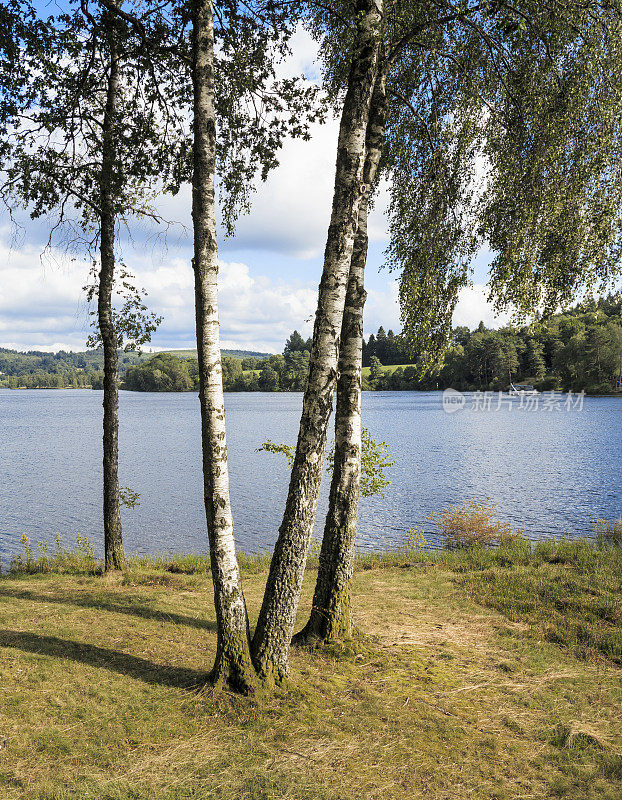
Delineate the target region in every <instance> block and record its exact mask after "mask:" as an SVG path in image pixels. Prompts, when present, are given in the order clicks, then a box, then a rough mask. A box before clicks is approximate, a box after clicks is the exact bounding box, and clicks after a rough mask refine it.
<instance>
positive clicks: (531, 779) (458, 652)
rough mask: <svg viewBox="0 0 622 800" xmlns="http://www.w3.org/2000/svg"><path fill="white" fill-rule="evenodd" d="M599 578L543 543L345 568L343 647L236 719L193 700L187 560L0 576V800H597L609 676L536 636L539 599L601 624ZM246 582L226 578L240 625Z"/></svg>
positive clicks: (254, 593) (196, 676) (198, 687)
mask: <svg viewBox="0 0 622 800" xmlns="http://www.w3.org/2000/svg"><path fill="white" fill-rule="evenodd" d="M87 555H88V554H87ZM85 557H86V556H85ZM594 557H596V558H597V559H599V560H598V563H597V565H596V566H593V565H590V564H589V563H588V560H589V558H594ZM617 559H619V555H616V553H615V551H614V550H613V549H605V548H602V549H601V550H600V551H597V549H596V548H594V547H592V552H591V553H588V550H587V545H586V546H585V547H584V549H581V548H580V547H575V548H574V549H573V547H572V546H569V545H567V544H565V543H562V545H558V546H553V545H551V546H549V547H548V549H546V548H540V550H537V549H536V551H535V552H533V553H532V552H529V553H528V552H527V550H526V548H525V547H522V546H518V545H512V546H511V547H509V548H499V549H498V550H496V551H481V552H480V551H466V552H444V551H443V552H440V553H437V554H432V555H429V554H422V553H421V552H420V551H419V550H418V549H417V548H416V547H410V549H408V548H405V549H404V550H403V551H401V552H400V553H393V554H388V553H387V554H380V555H378V556H373V557H372V556H366V557H361V558H360V559H359V564H358V570H357V573H356V576H355V582H354V603H353V606H354V609H355V620H356V624H357V626H358V629H359V631H360V635H359V636H358V637H357V639H356V640H355V641H353V642H351V643H348V644H347V645H344V646H334V647H332V648H322V649H318V650H313V651H309V650H304V649H295V650H293V652H292V659H291V660H292V675H291V681H290V684H289V686H288V687H286V688H285V689H283V690H280V691H277V692H275V693H272V694H269V695H260V696H258V697H257V698H255V699H252V700H248V699H242V698H238V697H236V696H233V695H229V694H226V693H214V692H212V691H211V690H209V689H205V688H202V687H203V686H204V677H205V672H206V670H208V669H209V667H210V666H211V664H212V661H213V658H214V655H215V646H216V636H215V618H214V611H213V606H212V595H211V578H210V574H209V562H208V560H206V559H205V558H204V557H203V558H201V557H193V556H184V557H180V558H171V557H164V556H162V557H160V558H158V559H155V560H147V559H135V560H133V561H132V564H131V569H130V570H128V571H127V572H126V573H125V575H123V576H113V577H110V576H106V575H104V576H101V575H100V576H98V575H89V574H85V573H83V574H79V573H78V572H77V562H74V563H73V569H75V570H76V574H70V573H68V572H66V573H64V574H60V573H56V572H47V573H38V574H27V573H25V572H22V573H20V574H14V575H8V576H5V577H3V578H2V579H0V685H1V686H2V707H1V709H0V745H1V750H0V796H2V797H3V798H6V800H16V799H17V798H20V800H21V798H27V799H28V800H74V799H75V800H78V798H79V799H80V800H130V799H131V800H143V799H144V800H147V798H150V799H151V798H156V800H185V799H186V798H193V799H194V800H197V799H198V800H207V799H208V798H209V799H210V800H211V799H212V798H215V799H216V800H220V799H221V800H225V799H226V800H232V799H233V798H235V799H236V800H238V798H239V799H240V800H268V799H269V800H286V799H288V800H311V799H313V800H323V799H325V800H328V798H330V799H331V800H336V799H337V798H339V800H353V799H354V798H372V799H374V798H382V799H383V800H385V798H387V799H388V800H392V798H409V799H410V798H426V800H449V799H450V798H451V799H452V800H453V798H456V800H462V799H463V798H467V797H468V798H476V799H481V800H491V798H496V799H497V800H502V798H508V799H509V798H512V800H519V798H524V799H525V800H527V798H538V799H540V798H559V797H565V798H568V800H582V798H585V799H586V800H592V799H593V800H596V799H597V798H598V800H614V798H616V799H617V798H618V797H619V796H620V795H619V791H620V785H621V781H622V759H621V757H620V751H621V749H622V734H621V730H620V722H619V708H620V700H621V699H622V691H621V687H622V684H621V682H620V668H619V665H618V664H617V663H616V661H615V658H614V657H613V654H612V653H610V652H609V651H607V650H606V649H605V650H601V649H599V647H596V646H593V643H592V645H591V646H590V648H588V649H583V650H582V649H579V650H577V648H576V647H575V645H574V642H565V641H562V640H560V641H557V640H555V639H554V637H553V638H552V637H550V636H549V635H548V634H547V630H548V629H547V624H549V622H551V620H552V622H551V624H555V626H558V627H559V626H560V625H563V621H561V619H560V620H558V618H557V616H556V615H555V613H554V612H555V610H556V608H557V601H558V600H559V598H560V597H561V598H572V600H573V603H574V605H573V606H572V609H571V614H572V615H574V616H576V617H577V618H581V619H588V618H589V619H590V620H592V622H593V624H594V626H600V627H601V628H602V630H609V629H613V628H614V627H615V625H616V624H617V623H619V617H618V616H616V615H615V613H614V617H613V618H610V617H609V616H608V613H609V612H607V613H606V614H605V613H601V614H600V615H599V614H598V613H597V609H599V608H601V605H599V602H600V603H602V608H605V607H606V606H607V602H608V601H605V600H603V599H602V598H604V597H609V594H610V593H611V594H614V593H615V592H617V591H619V582H618V583H617V584H616V580H618V581H619V577H617V576H619V574H620V573H619V566H620V565H619V561H618V560H617ZM266 568H267V559H266V557H259V558H247V559H246V560H243V564H242V569H243V573H244V581H245V589H246V595H247V600H248V605H249V613H250V615H251V618H252V619H254V618H255V617H256V614H257V612H258V609H259V604H260V602H261V595H262V592H263V587H264V584H265V577H266ZM616 570H617V573H616ZM493 575H494V576H495V577H494V578H493V577H492V576H493ZM314 577H315V576H314V573H313V570H310V571H309V572H308V574H307V576H306V578H305V584H304V591H303V597H302V602H301V610H300V614H299V620H298V623H299V624H301V623H302V622H304V620H305V618H306V615H307V614H308V611H309V605H310V599H311V594H312V590H313V583H314ZM504 582H505V583H504ZM504 586H505V587H506V588H505V589H504V588H503V587H504ZM508 587H511V590H512V592H513V595H512V596H513V597H514V600H509V599H507V594H508V592H507V591H506V590H507V588H508ZM547 587H548V589H547ZM560 587H561V588H560ZM545 589H546V591H545ZM618 597H619V595H618ZM516 598H518V599H516ZM525 598H526V599H525ZM599 598H601V599H600V600H599ZM594 604H595V605H594ZM558 610H560V617H561V609H558Z"/></svg>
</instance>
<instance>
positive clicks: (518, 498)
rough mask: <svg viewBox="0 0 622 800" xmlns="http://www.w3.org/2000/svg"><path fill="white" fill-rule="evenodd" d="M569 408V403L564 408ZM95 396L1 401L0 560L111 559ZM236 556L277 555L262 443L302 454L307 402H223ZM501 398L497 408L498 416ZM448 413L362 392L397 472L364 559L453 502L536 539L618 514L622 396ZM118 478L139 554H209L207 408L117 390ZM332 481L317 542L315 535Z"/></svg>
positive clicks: (272, 397) (272, 475)
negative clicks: (29, 550) (242, 552)
mask: <svg viewBox="0 0 622 800" xmlns="http://www.w3.org/2000/svg"><path fill="white" fill-rule="evenodd" d="M564 399H565V398H564ZM101 401H102V395H101V393H100V392H95V391H91V390H67V391H63V390H49V391H47V390H38V391H35V390H22V391H10V390H1V389H0V447H1V452H2V460H1V463H0V557H1V558H2V560H3V561H5V562H6V560H7V559H8V558H9V557H10V555H11V554H12V553H15V552H18V551H20V550H21V545H20V543H19V538H20V536H21V535H22V534H23V533H27V534H28V535H29V537H30V539H31V541H32V542H36V541H39V540H41V541H43V540H45V541H48V542H52V541H53V539H54V536H55V534H56V533H57V532H60V534H61V536H62V538H63V540H64V541H65V542H66V543H67V544H70V543H72V542H74V541H75V535H76V533H81V534H86V535H88V536H89V537H91V538H92V539H93V540H94V542H95V543H96V544H97V545H98V546H101V542H102V541H103V533H102V525H101V519H100V518H101V441H100V435H101V413H102V407H101ZM225 401H226V408H227V433H228V444H229V458H230V470H231V490H232V503H233V510H234V514H235V524H236V528H235V530H236V539H237V542H238V545H239V546H240V547H242V548H244V549H246V550H249V551H255V552H256V551H260V550H268V549H270V548H271V547H272V545H273V543H274V541H275V539H276V535H277V530H278V526H279V523H280V520H281V515H282V512H283V508H284V503H285V497H286V492H287V481H288V470H287V466H286V463H285V460H284V459H283V458H282V457H281V456H278V455H273V454H269V453H257V452H255V450H256V448H257V447H259V446H260V445H261V443H262V441H263V439H264V437H266V436H267V437H269V438H271V439H273V440H274V441H277V442H288V443H294V442H295V441H296V434H297V430H298V423H299V415H300V408H301V402H302V395H300V394H263V393H262V394H251V393H245V394H237V393H231V394H227V395H225ZM496 404H497V402H496V397H495V399H494V401H493V403H492V409H494V408H495V407H496ZM473 405H474V402H473V397H472V396H467V399H466V403H465V406H464V408H463V409H461V410H459V411H456V412H455V413H453V414H447V413H445V412H444V411H443V405H442V394H441V393H440V392H425V393H420V392H382V393H379V392H366V393H364V395H363V416H364V424H365V426H366V427H367V428H369V429H370V431H371V432H372V435H373V436H374V438H375V439H377V440H384V441H385V442H386V443H387V445H388V447H389V450H390V452H391V455H392V456H393V458H394V459H395V465H394V466H393V467H391V469H390V470H389V477H390V479H391V486H390V487H389V489H388V490H387V494H386V497H385V498H384V499H381V498H371V499H362V502H361V509H360V523H359V546H360V547H361V548H364V549H374V548H384V547H391V546H395V545H397V544H399V543H400V542H402V541H403V540H404V538H405V535H406V532H407V529H408V528H409V527H410V526H420V527H423V528H424V529H425V530H426V531H428V532H429V535H428V534H426V536H427V538H428V541H430V543H431V544H434V543H435V536H434V533H433V532H432V531H433V528H432V527H431V525H430V523H429V521H427V520H426V517H427V516H428V515H429V514H430V513H431V512H434V511H439V510H442V509H443V508H445V507H447V506H448V505H449V504H453V503H457V502H459V501H462V500H466V499H469V498H471V497H476V498H479V499H484V498H486V497H491V498H492V499H493V500H494V501H495V502H496V503H497V504H498V509H499V516H500V517H501V518H502V519H504V520H508V521H510V522H511V523H513V525H515V526H517V527H522V528H524V529H525V531H526V533H527V535H529V536H530V537H532V538H534V539H535V538H539V537H543V536H555V537H557V536H563V535H571V536H575V535H582V534H586V533H587V534H589V533H590V518H592V517H606V518H608V519H615V518H618V517H620V516H622V459H621V457H620V456H621V446H622V396H621V397H611V398H604V397H603V398H586V399H585V401H584V404H583V409H582V410H578V409H573V410H570V411H566V410H564V409H563V405H564V403H563V402H562V403H561V404H560V405H561V408H559V409H548V408H545V407H543V406H544V404H543V403H542V402H541V404H540V408H538V409H532V410H527V409H524V410H519V409H518V408H517V405H518V404H517V403H515V405H514V407H513V408H512V409H509V408H508V407H507V404H506V403H504V404H503V407H502V408H501V409H500V410H498V411H495V410H492V409H491V410H489V411H482V410H473V408H472V407H473ZM120 406H121V433H120V459H121V463H120V480H121V484H122V485H126V486H130V487H131V488H132V489H134V490H135V491H137V492H139V493H140V495H141V505H140V507H139V508H138V509H136V510H134V511H124V512H123V525H124V539H125V544H126V549H127V551H128V552H130V553H137V552H140V553H147V554H148V553H155V552H163V551H169V552H204V551H205V550H206V546H207V536H206V532H205V518H204V511H203V500H202V481H201V473H200V464H201V458H200V430H199V403H198V398H197V397H196V396H195V395H194V394H142V393H141V394H139V393H133V392H121V400H120ZM327 491H328V480H325V481H324V483H323V486H322V499H321V503H320V510H319V514H318V525H317V526H316V534H318V535H321V529H322V522H323V516H324V513H325V511H326V497H327Z"/></svg>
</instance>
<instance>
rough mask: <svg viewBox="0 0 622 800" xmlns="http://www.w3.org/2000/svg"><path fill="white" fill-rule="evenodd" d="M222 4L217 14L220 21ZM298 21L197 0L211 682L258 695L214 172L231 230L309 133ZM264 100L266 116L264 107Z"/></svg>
mask: <svg viewBox="0 0 622 800" xmlns="http://www.w3.org/2000/svg"><path fill="white" fill-rule="evenodd" d="M214 11H216V13H217V14H218V25H217V26H215V25H214ZM290 23H291V16H288V12H287V11H285V12H284V11H279V10H278V8H277V9H275V8H273V7H272V5H271V4H270V3H267V4H261V3H257V4H255V5H253V4H243V3H241V4H239V5H238V4H237V3H219V4H217V5H213V4H212V0H193V3H192V87H193V178H192V219H193V227H194V259H193V268H194V276H195V305H196V327H197V351H198V361H199V397H200V404H201V438H202V452H203V481H204V499H205V511H206V519H207V529H208V535H209V543H210V558H211V566H212V579H213V585H214V602H215V606H216V616H217V623H218V643H217V654H216V662H215V664H214V667H213V670H212V673H211V680H212V682H213V683H216V684H223V685H226V686H229V687H231V688H233V689H236V690H237V691H240V692H244V693H251V692H253V691H254V689H255V687H256V685H257V683H258V679H257V675H256V672H255V665H254V663H253V660H252V658H251V648H250V630H249V622H248V614H247V610H246V602H245V599H244V593H243V589H242V581H241V576H240V570H239V566H238V562H237V558H236V553H235V539H234V533H233V516H232V512H231V501H230V496H229V475H228V464H227V445H226V429H225V407H224V398H223V385H222V363H221V356H220V343H219V319H218V286H217V283H218V250H217V239H216V200H215V177H216V174H217V173H218V174H219V175H220V176H226V181H225V185H224V190H225V198H226V204H225V208H224V211H225V221H226V223H227V225H228V227H229V229H232V227H233V222H234V218H235V213H236V210H237V209H238V208H239V207H240V206H241V207H242V208H245V207H246V203H247V186H248V185H250V183H251V179H252V178H253V176H254V173H255V171H257V170H258V169H259V171H260V175H261V176H262V177H265V176H266V174H267V172H268V170H269V169H270V168H271V167H272V166H274V165H275V164H276V163H277V161H276V153H277V151H278V149H279V147H280V145H281V143H282V141H283V139H284V137H285V136H286V135H294V136H296V135H297V136H303V137H306V136H307V129H306V125H307V121H308V120H310V119H311V118H312V117H313V113H311V114H310V113H309V110H310V107H311V106H312V104H311V103H310V99H311V98H312V97H313V95H314V92H313V90H311V89H309V88H304V87H303V86H299V85H298V84H297V82H296V81H292V80H285V81H277V79H276V74H275V66H274V63H275V58H276V56H277V55H278V53H279V52H283V50H284V49H285V48H286V46H287V44H286V43H287V38H288V36H289V35H290V33H291V28H290ZM216 43H217V44H218V48H219V51H220V55H219V58H218V59H217V58H216V56H215V46H216ZM218 89H221V91H218ZM229 100H230V102H229ZM245 101H246V103H247V105H246V106H245ZM257 102H259V103H260V104H261V113H257ZM219 104H220V108H221V109H222V113H220V114H219ZM285 112H287V114H285ZM219 128H220V131H219ZM219 137H220V139H219ZM219 141H220V147H219ZM234 143H236V146H233V144H234ZM245 178H246V179H247V180H246V181H245Z"/></svg>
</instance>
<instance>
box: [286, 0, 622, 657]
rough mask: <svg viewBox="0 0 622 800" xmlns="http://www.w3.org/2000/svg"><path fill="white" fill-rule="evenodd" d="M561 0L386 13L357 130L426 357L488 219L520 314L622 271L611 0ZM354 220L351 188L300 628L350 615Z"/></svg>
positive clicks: (358, 279) (344, 630)
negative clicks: (381, 93) (375, 172)
mask: <svg viewBox="0 0 622 800" xmlns="http://www.w3.org/2000/svg"><path fill="white" fill-rule="evenodd" d="M564 8H565V12H564V13H562V14H561V16H560V14H559V13H558V12H559V9H558V8H557V4H537V7H536V6H534V4H530V3H520V4H514V5H510V4H507V3H503V2H501V3H491V4H488V5H487V7H486V8H482V7H481V6H480V5H479V4H477V5H476V4H471V5H470V4H465V5H458V4H451V3H443V4H421V5H420V6H418V7H416V8H414V7H412V6H411V5H410V4H408V5H407V4H400V3H396V4H393V5H392V6H391V7H390V9H389V12H388V14H387V19H386V21H385V28H384V30H385V37H384V40H383V49H382V56H381V63H382V64H383V69H382V71H381V75H380V77H379V79H378V83H377V86H385V87H386V96H387V104H386V105H385V107H384V120H378V118H376V122H377V126H378V133H377V134H376V132H375V131H374V130H370V132H369V133H368V142H369V145H368V153H367V161H368V166H367V167H366V169H367V168H372V165H373V164H374V163H376V164H377V161H378V159H379V158H380V155H381V160H382V168H383V169H384V171H385V174H388V177H389V179H390V186H391V190H390V191H391V207H390V219H391V229H390V233H391V243H390V246H389V251H388V254H389V263H390V264H391V265H392V266H393V267H394V268H396V269H398V270H399V271H400V300H401V305H402V312H403V319H404V324H405V333H406V334H407V336H409V338H410V341H411V345H412V347H413V353H415V354H416V355H417V356H418V357H419V359H420V363H421V364H422V365H423V366H424V369H425V368H430V367H431V366H432V365H433V364H437V363H438V360H439V359H440V358H442V353H443V351H444V347H445V345H446V342H447V338H448V335H449V331H450V326H451V316H452V313H453V309H454V307H455V302H456V299H457V296H458V291H459V290H460V288H461V287H462V286H464V285H466V284H467V282H468V275H469V270H468V266H469V261H470V258H471V257H472V255H473V254H474V252H475V251H476V250H477V247H478V246H479V244H480V243H481V242H482V241H483V240H485V238H486V237H488V239H489V241H490V242H491V244H493V246H495V247H496V249H497V250H498V252H499V255H498V256H497V259H496V261H495V262H494V264H493V270H492V280H491V297H492V298H493V299H496V301H497V303H498V305H499V306H507V305H508V303H510V302H512V303H514V305H515V306H516V307H517V308H518V309H519V311H521V312H522V313H523V314H525V313H530V312H533V311H535V309H536V307H537V306H538V304H539V303H540V302H544V303H545V305H546V306H547V307H549V308H554V307H555V306H556V305H557V304H559V303H562V302H564V300H566V301H568V300H570V299H572V297H573V293H574V292H576V291H577V290H579V289H580V287H581V286H584V285H588V286H589V285H593V284H594V283H595V282H597V281H600V283H601V287H602V286H604V285H607V283H608V282H611V280H612V279H613V278H614V277H615V275H616V274H619V242H620V239H619V230H620V228H619V218H620V189H621V188H622V183H621V172H620V136H619V127H618V126H619V119H620V114H619V111H620V94H619V90H620V74H621V73H620V61H619V42H620V36H619V32H620V30H619V14H618V10H617V4H609V5H606V6H602V5H600V4H592V5H591V6H590V7H588V6H585V5H579V4H575V3H567V4H564ZM326 20H327V17H326V15H325V14H323V15H322V18H321V20H320V22H321V23H322V22H323V23H324V25H323V26H322V25H321V24H320V25H319V26H318V27H317V28H316V30H319V32H320V35H323V36H324V37H325V39H324V42H325V44H324V49H323V53H324V57H325V75H326V78H327V80H328V82H329V85H330V88H331V89H332V91H333V93H335V84H338V83H339V81H340V80H341V76H342V75H344V74H345V68H344V67H345V65H344V61H343V56H342V45H341V46H339V45H338V43H339V42H342V43H343V41H344V40H345V39H346V38H347V29H345V28H344V26H343V23H342V21H336V20H335V18H334V17H333V18H332V20H331V23H332V24H331V25H330V26H327V25H326ZM586 109H587V110H588V113H585V111H586ZM372 119H374V117H373V116H372ZM585 129H589V130H590V131H591V134H592V135H591V136H590V137H589V138H588V139H586V138H584V133H585ZM383 139H384V140H385V144H384V146H383ZM372 140H376V141H377V142H378V143H379V144H378V149H377V150H376V148H375V147H374V146H373V144H372V143H371V141H372ZM588 140H589V142H590V144H589V145H588V144H587V142H588ZM594 141H597V142H598V145H597V146H596V147H594ZM380 151H381V153H380ZM478 158H479V159H480V160H484V159H485V160H486V161H487V162H488V166H489V170H488V174H487V176H486V177H487V179H488V183H487V184H486V183H485V182H484V181H481V183H480V184H479V185H478V186H474V183H475V178H476V175H477V166H478V164H477V159H478ZM480 168H481V163H480ZM524 185H527V186H528V187H529V190H528V191H526V190H525V189H524V188H523V186H524ZM475 189H477V191H475ZM562 218H563V220H564V221H563V229H564V231H565V234H564V236H563V237H560V236H559V234H558V233H556V230H555V229H556V227H558V226H559V225H560V222H561V220H562ZM365 234H366V208H365V206H364V205H363V204H362V206H361V213H360V216H359V234H358V238H357V246H356V247H355V249H354V252H353V257H352V262H351V270H350V283H349V289H350V287H352V291H351V292H350V291H349V294H348V300H347V302H346V308H345V310H344V321H343V335H342V339H341V351H340V367H339V368H340V378H339V382H338V395H337V411H336V420H335V427H336V441H337V442H338V445H337V446H336V449H335V466H334V474H333V481H332V484H331V493H330V499H329V510H328V514H327V518H326V525H325V529H324V537H323V541H322V548H321V552H320V563H319V571H318V578H317V583H316V589H315V593H314V599H313V607H312V611H311V615H310V619H309V621H308V623H307V625H306V626H305V627H304V628H303V630H302V631H301V632H300V633H299V634H298V635H297V637H296V640H297V641H300V642H305V641H310V640H313V639H317V638H319V639H323V640H326V641H328V640H331V639H334V638H340V637H348V636H349V635H351V632H352V621H351V603H350V581H351V575H352V569H353V561H354V542H355V525H356V515H357V506H358V487H359V481H360V466H359V465H358V463H357V462H360V433H359V431H360V375H361V360H360V348H361V337H362V307H363V302H364V291H363V269H364V252H365V251H366V248H367V241H366V235H365ZM362 254H363V255H362ZM355 320H356V321H357V324H353V323H354V321H355Z"/></svg>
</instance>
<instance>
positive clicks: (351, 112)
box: [253, 0, 383, 682]
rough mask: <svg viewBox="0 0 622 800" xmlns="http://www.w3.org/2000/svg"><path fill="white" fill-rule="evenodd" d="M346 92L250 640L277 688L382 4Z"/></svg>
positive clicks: (309, 518) (363, 13)
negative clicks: (291, 442)
mask: <svg viewBox="0 0 622 800" xmlns="http://www.w3.org/2000/svg"><path fill="white" fill-rule="evenodd" d="M357 10H358V12H359V13H358V15H357V33H356V39H355V43H354V47H353V56H352V64H351V68H350V74H349V78H348V89H347V92H346V97H345V100H344V106H343V111H342V115H341V123H340V128H339V140H338V145H337V165H336V174H335V188H334V194H333V207H332V215H331V221H330V226H329V230H328V238H327V243H326V250H325V254H324V270H323V274H322V280H321V283H320V288H319V297H318V306H317V312H316V316H315V325H314V330H313V345H312V349H311V355H310V361H309V376H308V379H307V386H306V389H305V393H304V398H303V409H302V416H301V420H300V430H299V434H298V442H297V446H296V455H295V458H294V465H293V469H292V474H291V478H290V484H289V491H288V496H287V502H286V506H285V514H284V517H283V521H282V523H281V526H280V528H279V536H278V540H277V543H276V547H275V550H274V554H273V557H272V562H271V565H270V573H269V576H268V581H267V585H266V591H265V594H264V598H263V604H262V607H261V611H260V614H259V619H258V622H257V628H256V630H255V636H254V639H253V659H254V662H255V666H256V667H257V669H258V671H259V674H260V676H261V677H262V678H263V679H264V680H268V681H270V680H274V681H276V682H280V681H282V680H283V679H284V678H285V677H286V675H287V672H288V655H289V646H290V642H291V637H292V634H293V631H294V623H295V619H296V611H297V608H298V600H299V598H300V590H301V587H302V578H303V575H304V570H305V564H306V558H307V551H308V547H309V541H310V539H311V535H312V532H313V525H314V522H315V516H316V510H317V499H318V492H319V487H320V481H321V477H322V467H323V461H324V451H325V447H326V430H327V427H328V420H329V418H330V413H331V411H332V399H333V391H334V386H335V381H336V378H337V366H338V354H339V336H340V333H341V324H342V319H343V309H344V303H345V295H346V286H347V282H348V275H349V272H350V262H351V258H352V247H353V243H354V238H355V234H356V230H357V227H358V214H359V205H360V202H361V198H362V196H363V195H364V193H365V190H364V187H362V181H363V166H364V160H365V135H366V130H367V122H368V118H369V107H370V101H371V96H372V92H373V88H374V84H375V81H376V76H377V71H378V53H379V44H380V39H381V30H382V14H383V2H382V0H360V2H359V3H358V4H357Z"/></svg>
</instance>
